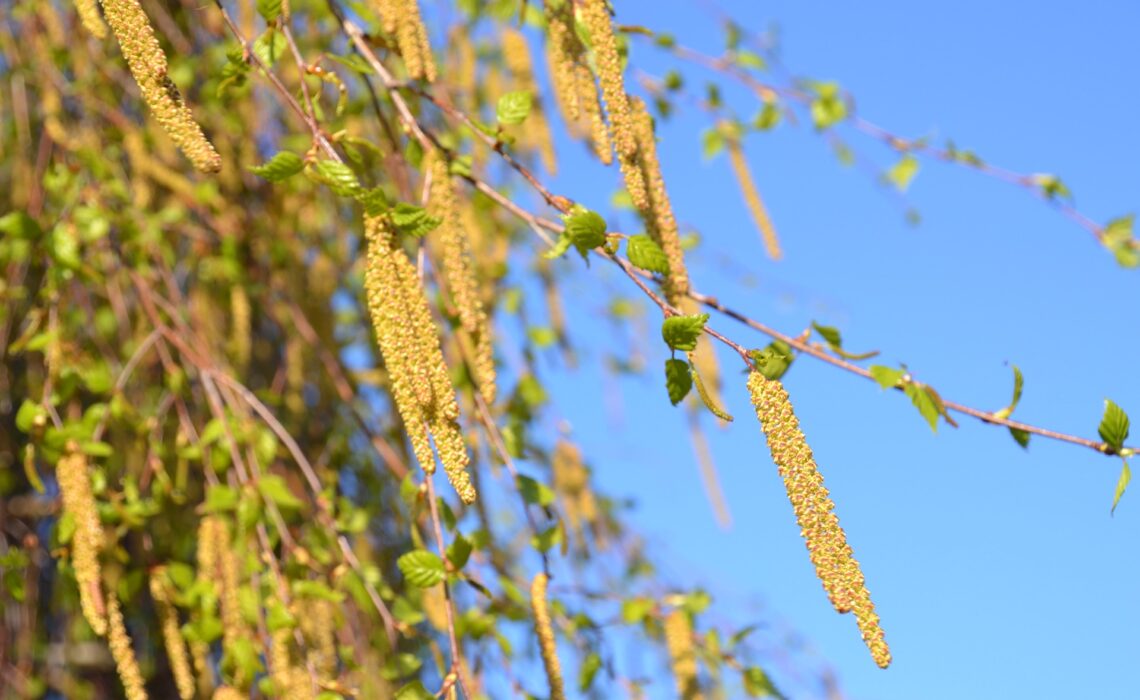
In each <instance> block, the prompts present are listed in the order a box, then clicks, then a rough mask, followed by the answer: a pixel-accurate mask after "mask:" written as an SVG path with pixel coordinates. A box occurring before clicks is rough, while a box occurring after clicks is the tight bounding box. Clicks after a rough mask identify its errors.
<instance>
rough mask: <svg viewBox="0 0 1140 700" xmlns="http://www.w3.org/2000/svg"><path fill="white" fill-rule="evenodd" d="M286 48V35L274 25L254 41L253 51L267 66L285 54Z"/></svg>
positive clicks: (270, 65)
mask: <svg viewBox="0 0 1140 700" xmlns="http://www.w3.org/2000/svg"><path fill="white" fill-rule="evenodd" d="M286 48H287V44H286V42H285V35H284V34H282V33H281V32H279V31H277V30H276V29H274V28H273V27H270V28H269V29H268V30H266V31H265V33H264V34H262V35H261V36H259V37H257V39H256V40H255V41H254V42H253V53H254V54H255V55H256V56H257V57H258V58H259V59H261V62H262V63H264V64H265V66H266V67H267V68H270V67H272V66H273V64H274V63H277V59H279V58H281V56H282V55H284V53H285V49H286Z"/></svg>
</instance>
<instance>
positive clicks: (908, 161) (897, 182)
mask: <svg viewBox="0 0 1140 700" xmlns="http://www.w3.org/2000/svg"><path fill="white" fill-rule="evenodd" d="M917 174H918V159H917V158H915V157H914V156H913V155H911V154H909V153H908V154H906V155H905V156H903V157H902V158H900V159H899V162H897V163H895V164H894V165H892V166H891V168H890V170H888V171H887V179H888V180H890V181H891V184H893V185H894V186H895V187H896V188H898V191H899V192H906V190H907V188H908V187H910V183H911V180H913V179H914V176H915V175H917Z"/></svg>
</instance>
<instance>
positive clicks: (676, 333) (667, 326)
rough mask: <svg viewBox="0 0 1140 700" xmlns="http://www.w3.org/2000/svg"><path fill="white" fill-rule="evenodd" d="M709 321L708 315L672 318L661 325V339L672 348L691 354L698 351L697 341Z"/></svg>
mask: <svg viewBox="0 0 1140 700" xmlns="http://www.w3.org/2000/svg"><path fill="white" fill-rule="evenodd" d="M708 320H709V315H708V314H693V315H691V316H670V317H669V318H667V319H665V321H664V322H663V323H662V324H661V337H662V338H664V339H665V344H666V345H668V346H669V347H670V348H672V349H674V350H684V351H685V352H691V351H693V350H696V349H697V339H698V338H700V337H701V332H702V331H703V330H704V328H705V324H706V323H708Z"/></svg>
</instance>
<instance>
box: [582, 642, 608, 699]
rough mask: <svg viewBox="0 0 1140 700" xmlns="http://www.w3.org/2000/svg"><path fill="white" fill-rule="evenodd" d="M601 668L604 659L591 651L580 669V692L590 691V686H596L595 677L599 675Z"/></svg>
mask: <svg viewBox="0 0 1140 700" xmlns="http://www.w3.org/2000/svg"><path fill="white" fill-rule="evenodd" d="M601 668H602V657H600V656H598V653H597V652H596V651H591V652H590V653H589V654H588V655H587V656H586V658H585V659H583V660H582V666H581V667H580V668H579V669H578V690H580V691H581V692H583V693H584V692H586V691H587V690H589V689H590V686H592V685H593V684H594V677H595V676H597V675H598V671H600V670H601Z"/></svg>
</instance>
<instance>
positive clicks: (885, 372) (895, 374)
mask: <svg viewBox="0 0 1140 700" xmlns="http://www.w3.org/2000/svg"><path fill="white" fill-rule="evenodd" d="M867 369H868V370H869V371H870V372H871V376H872V377H874V379H875V381H876V382H878V383H879V386H881V387H883V388H884V389H891V388H893V387H896V386H898V385H899V382H901V381H902V378H903V375H905V374H906V372H904V371H903V370H901V369H895V368H893V367H884V366H883V365H871V366H870V367H868V368H867Z"/></svg>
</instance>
